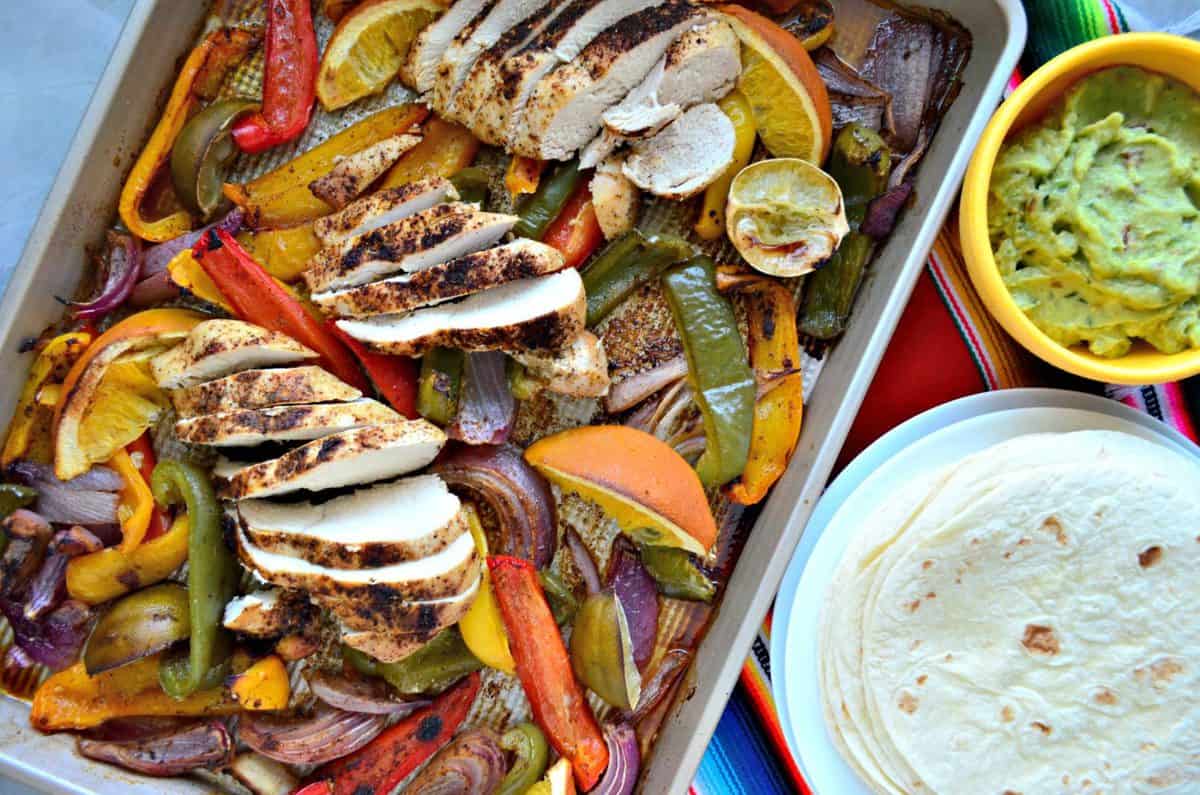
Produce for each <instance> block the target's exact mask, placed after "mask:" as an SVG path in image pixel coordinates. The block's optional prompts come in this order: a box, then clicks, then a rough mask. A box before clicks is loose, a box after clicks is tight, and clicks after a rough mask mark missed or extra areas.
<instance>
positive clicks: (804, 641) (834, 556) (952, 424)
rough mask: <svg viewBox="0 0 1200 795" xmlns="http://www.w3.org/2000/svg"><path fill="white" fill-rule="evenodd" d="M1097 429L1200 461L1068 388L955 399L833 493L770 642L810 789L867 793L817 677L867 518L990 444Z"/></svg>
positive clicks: (856, 465)
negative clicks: (919, 480)
mask: <svg viewBox="0 0 1200 795" xmlns="http://www.w3.org/2000/svg"><path fill="white" fill-rule="evenodd" d="M1094 429H1108V430H1119V431H1124V432H1127V433H1132V434H1134V435H1137V436H1141V437H1142V438H1145V439H1149V440H1152V441H1156V442H1161V443H1163V444H1166V445H1168V446H1171V447H1173V448H1176V449H1178V450H1180V451H1182V452H1184V453H1185V454H1190V455H1200V448H1197V447H1196V446H1195V445H1193V444H1192V443H1191V442H1190V441H1189V440H1188V439H1187V438H1186V437H1184V436H1183V435H1182V434H1179V433H1178V432H1177V431H1175V430H1174V429H1172V428H1170V427H1169V426H1167V425H1165V424H1163V423H1161V422H1159V421H1157V420H1155V419H1154V418H1152V417H1150V416H1148V415H1146V414H1144V413H1142V412H1139V411H1136V410H1134V409H1131V408H1129V407H1128V406H1125V405H1122V404H1120V403H1117V402H1116V401H1113V400H1109V399H1106V398H1102V397H1097V396H1094V395H1087V394H1083V393H1079V392H1070V391H1064V390H1053V389H1018V390H1004V391H999V392H989V393H984V394H980V395H974V396H971V397H967V398H962V399H960V400H956V401H952V402H950V403H947V404H945V405H942V406H939V407H937V408H935V409H931V410H930V411H927V412H925V413H924V414H920V415H918V416H917V417H914V418H913V419H911V420H909V421H908V422H905V423H903V424H902V425H900V426H898V427H896V428H895V429H893V430H892V431H891V432H889V433H888V434H886V435H884V436H883V437H881V438H880V439H879V440H878V441H876V442H875V444H873V445H871V447H869V448H867V450H865V451H864V452H863V453H862V454H860V455H859V456H858V457H857V458H855V460H854V461H853V462H852V463H851V464H850V465H849V466H848V467H847V468H846V469H845V470H843V472H842V473H841V474H840V475H839V476H838V478H837V479H836V480H835V481H834V482H833V483H832V484H831V485H830V486H829V488H828V489H827V490H826V492H825V494H824V495H823V496H822V498H821V501H820V503H819V504H818V505H817V508H816V510H815V511H814V513H813V515H812V518H811V519H810V520H809V524H808V526H807V527H806V529H805V532H804V535H803V536H802V537H801V541H800V544H799V545H798V546H797V549H796V552H795V553H794V555H793V558H792V562H791V564H790V566H789V567H788V571H787V573H786V574H785V576H784V579H783V583H782V586H781V588H780V592H779V596H778V597H777V599H776V603H775V614H774V618H773V622H772V625H773V628H774V631H773V633H772V637H771V661H772V671H771V674H772V676H771V689H772V691H773V694H774V697H775V704H776V707H777V709H778V712H779V719H780V723H781V725H782V727H783V731H784V736H785V737H786V738H787V741H788V744H789V745H790V747H791V749H792V753H793V755H794V756H795V758H796V760H797V762H798V763H799V764H800V767H801V769H802V771H803V772H804V774H805V776H806V778H807V780H808V782H809V784H810V785H811V786H812V788H813V791H814V792H816V793H826V794H828V793H838V795H841V794H842V793H851V794H853V793H864V795H869V790H868V789H867V788H866V787H865V786H864V785H863V784H862V783H861V782H860V781H859V779H858V777H857V776H856V775H855V774H854V773H853V771H852V770H851V769H850V768H849V767H848V766H847V765H846V763H845V762H844V761H843V760H842V758H841V756H840V755H839V754H838V753H837V750H836V749H835V748H834V747H833V745H832V744H831V743H830V741H829V738H828V736H827V734H826V732H825V724H824V719H823V716H822V714H821V706H820V697H819V692H818V686H817V675H816V670H817V668H816V648H817V644H816V637H817V631H816V630H817V621H818V617H819V614H820V606H821V603H822V600H823V599H824V596H825V590H826V588H827V586H828V583H829V579H830V577H831V576H832V573H833V570H834V568H835V567H836V566H837V563H838V562H839V561H840V559H841V556H842V554H843V552H844V551H845V549H846V546H847V545H848V544H849V542H850V539H851V537H852V535H853V532H854V530H855V528H856V527H857V526H858V524H859V522H860V521H861V520H862V519H863V518H864V516H865V514H867V513H869V512H870V511H871V510H873V509H874V508H875V506H877V505H878V504H879V503H880V502H881V501H882V500H883V499H884V498H886V497H887V496H888V495H889V494H890V493H891V492H892V491H893V490H894V489H896V488H897V487H899V486H901V485H903V484H905V483H907V482H908V481H910V480H911V479H912V478H914V477H917V476H919V475H921V474H923V473H925V472H929V471H932V470H933V469H936V468H938V467H940V466H945V465H947V464H950V463H953V462H954V461H956V460H958V459H961V458H962V457H964V456H967V455H969V454H971V453H974V452H977V451H979V450H982V449H984V448H986V447H990V446H991V445H993V444H997V443H999V442H1002V441H1005V440H1007V439H1010V438H1013V437H1015V436H1020V435H1023V434H1027V433H1039V432H1046V431H1053V432H1065V431H1074V430H1094Z"/></svg>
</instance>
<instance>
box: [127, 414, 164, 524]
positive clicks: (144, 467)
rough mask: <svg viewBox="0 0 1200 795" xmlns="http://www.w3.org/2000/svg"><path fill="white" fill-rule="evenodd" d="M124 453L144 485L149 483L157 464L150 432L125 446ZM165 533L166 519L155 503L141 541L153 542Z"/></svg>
mask: <svg viewBox="0 0 1200 795" xmlns="http://www.w3.org/2000/svg"><path fill="white" fill-rule="evenodd" d="M125 452H127V453H129V457H130V458H131V459H132V460H133V463H134V466H136V467H137V468H138V472H140V473H141V475H142V480H143V481H144V482H145V483H149V482H150V478H151V476H152V475H153V474H154V465H155V464H156V463H157V460H156V457H155V455H154V443H153V442H151V441H150V432H149V431H147V432H146V433H143V434H142V435H141V436H139V437H138V438H137V439H135V440H133V442H131V443H130V444H127V445H125ZM166 532H167V517H166V516H165V515H164V514H163V511H162V509H161V508H159V507H158V503H157V502H156V503H154V510H153V511H152V512H151V514H150V526H149V527H147V528H146V536H145V538H143V539H142V541H150V540H153V539H155V538H158V537H159V536H161V535H163V534H164V533H166Z"/></svg>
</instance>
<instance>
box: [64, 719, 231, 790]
mask: <svg viewBox="0 0 1200 795" xmlns="http://www.w3.org/2000/svg"><path fill="white" fill-rule="evenodd" d="M78 748H79V753H80V754H81V755H82V756H86V757H87V758H88V759H96V760H98V761H101V762H107V763H108V764H110V765H116V766H117V767H123V768H126V769H127V770H133V771H135V772H137V773H141V774H142V775H145V776H162V777H167V776H178V775H180V774H182V773H187V772H188V771H190V770H196V769H197V768H206V769H210V770H212V769H216V768H221V767H225V766H226V765H228V764H229V763H230V762H231V761H232V760H233V739H232V738H231V737H230V736H229V731H228V730H227V729H226V728H225V726H224V725H223V724H221V723H217V722H215V721H213V722H211V723H196V724H192V725H190V726H186V727H184V728H182V729H178V730H175V731H170V732H168V733H165V734H157V735H151V736H149V737H144V738H141V739H136V740H128V741H124V742H115V741H111V740H93V739H90V738H87V737H80V738H79V741H78Z"/></svg>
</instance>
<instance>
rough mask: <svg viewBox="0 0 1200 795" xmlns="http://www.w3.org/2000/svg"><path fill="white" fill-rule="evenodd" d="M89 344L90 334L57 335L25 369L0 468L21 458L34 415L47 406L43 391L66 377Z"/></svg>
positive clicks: (32, 430)
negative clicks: (23, 384)
mask: <svg viewBox="0 0 1200 795" xmlns="http://www.w3.org/2000/svg"><path fill="white" fill-rule="evenodd" d="M91 342H92V335H91V334H87V333H85V332H80V331H73V332H70V333H68V334H60V335H58V336H57V337H55V338H54V339H52V340H50V342H48V343H46V347H45V348H42V352H41V353H39V354H38V356H37V358H36V359H35V360H34V362H33V366H32V367H30V368H29V375H28V376H27V377H26V379H25V386H24V387H22V389H21V395H20V397H19V398H17V407H16V410H14V411H13V418H12V422H11V423H10V424H9V426H8V438H6V439H5V440H4V451H3V452H2V453H0V466H8V465H9V464H11V463H12V462H13V461H16V460H17V459H18V458H22V457H24V455H25V453H26V451H27V450H29V447H30V442H31V441H32V438H33V435H34V431H35V430H36V428H37V424H38V423H37V415H38V414H39V412H41V413H44V409H45V408H46V407H47V406H46V403H45V402H43V400H42V397H41V396H42V394H43V392H45V390H46V389H47V387H49V386H52V385H53V382H54V381H57V380H59V379H61V378H65V377H66V375H67V373H68V372H69V371H70V369H71V365H73V364H74V363H75V361H76V360H77V359H78V358H79V357H80V356H81V355H82V354H83V352H84V350H85V349H86V348H87V347H88V345H90V344H91ZM56 374H57V376H56ZM60 391H61V390H60ZM55 402H56V403H57V401H55ZM39 407H40V408H39ZM51 407H52V406H51Z"/></svg>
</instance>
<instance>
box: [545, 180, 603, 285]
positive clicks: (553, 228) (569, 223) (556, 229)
mask: <svg viewBox="0 0 1200 795" xmlns="http://www.w3.org/2000/svg"><path fill="white" fill-rule="evenodd" d="M603 241H604V232H603V230H601V229H600V221H599V220H598V219H597V218H596V208H595V207H594V206H593V205H592V189H591V187H590V186H589V185H588V183H587V182H583V181H581V183H580V185H579V187H577V188H576V189H575V192H574V193H573V194H571V198H569V199H567V203H566V204H565V205H564V206H563V208H562V212H560V213H559V214H558V217H557V218H555V219H554V220H553V221H551V222H550V226H549V227H547V228H546V234H545V235H543V236H542V242H543V243H545V244H546V245H548V246H550V247H551V248H553V249H555V250H557V251H558V253H560V254H562V255H563V262H564V263H565V265H566V267H568V268H577V267H579V266H580V265H582V264H583V263H584V262H586V261H587V258H588V257H590V256H592V252H594V251H595V250H596V249H597V248H599V246H600V244H601V243H602V242H603Z"/></svg>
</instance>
